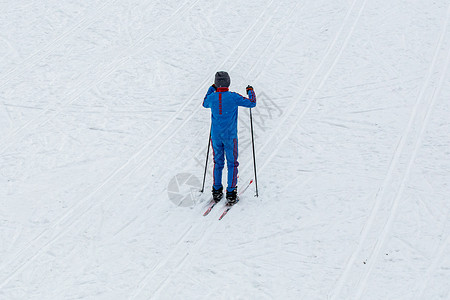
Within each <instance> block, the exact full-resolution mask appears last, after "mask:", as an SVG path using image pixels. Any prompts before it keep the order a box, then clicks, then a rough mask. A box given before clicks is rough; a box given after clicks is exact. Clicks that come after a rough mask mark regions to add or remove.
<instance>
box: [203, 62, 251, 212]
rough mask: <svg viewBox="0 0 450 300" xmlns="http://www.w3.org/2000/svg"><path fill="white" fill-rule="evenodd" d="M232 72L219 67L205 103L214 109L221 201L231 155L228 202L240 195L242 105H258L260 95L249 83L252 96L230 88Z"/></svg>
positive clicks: (214, 192) (216, 198) (213, 140)
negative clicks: (239, 159)
mask: <svg viewBox="0 0 450 300" xmlns="http://www.w3.org/2000/svg"><path fill="white" fill-rule="evenodd" d="M229 86H230V76H229V75H228V73H227V72H224V71H219V72H217V73H216V75H215V80H214V84H213V85H212V86H210V87H209V89H208V92H207V93H206V96H205V98H204V100H203V107H205V108H210V109H211V144H212V147H213V156H214V171H213V173H214V183H213V187H212V195H213V199H214V201H215V202H216V203H217V202H219V201H220V200H221V199H222V197H223V186H222V170H223V167H224V165H225V159H224V155H225V156H226V158H227V167H228V182H227V183H228V187H227V194H226V198H227V204H228V205H233V204H235V203H236V202H237V201H238V199H237V174H238V166H239V163H238V161H237V158H238V136H237V120H238V106H244V107H255V106H256V95H255V92H254V91H253V87H252V86H250V85H249V86H247V89H246V90H247V95H248V98H246V97H244V96H242V95H240V94H238V93H235V92H230V91H229V90H228V87H229Z"/></svg>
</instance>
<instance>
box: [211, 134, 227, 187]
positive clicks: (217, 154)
mask: <svg viewBox="0 0 450 300" xmlns="http://www.w3.org/2000/svg"><path fill="white" fill-rule="evenodd" d="M211 145H212V148H213V157H214V171H213V175H214V183H213V188H214V189H215V190H218V189H220V188H222V170H223V167H224V165H225V157H224V145H223V143H222V142H221V141H220V140H215V139H211Z"/></svg>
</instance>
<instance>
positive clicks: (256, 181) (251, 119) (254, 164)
mask: <svg viewBox="0 0 450 300" xmlns="http://www.w3.org/2000/svg"><path fill="white" fill-rule="evenodd" d="M250 130H251V133H252V147H253V169H254V170H255V188H256V195H255V196H256V197H258V179H257V177H256V158H255V139H254V137H253V118H252V109H251V108H250Z"/></svg>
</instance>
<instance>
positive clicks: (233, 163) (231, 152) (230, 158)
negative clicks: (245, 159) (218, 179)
mask: <svg viewBox="0 0 450 300" xmlns="http://www.w3.org/2000/svg"><path fill="white" fill-rule="evenodd" d="M225 154H226V156H227V168H228V187H227V191H228V192H231V191H234V190H235V189H236V185H237V179H238V166H239V163H238V160H237V159H238V140H237V138H233V139H230V140H229V141H227V143H226V145H225Z"/></svg>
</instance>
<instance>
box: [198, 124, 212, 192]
mask: <svg viewBox="0 0 450 300" xmlns="http://www.w3.org/2000/svg"><path fill="white" fill-rule="evenodd" d="M210 146H211V129H209V139H208V150H207V151H206V162H205V173H204V174H203V185H202V190H201V191H200V193H203V190H204V189H205V180H206V169H207V167H208V158H209V148H210Z"/></svg>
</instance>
